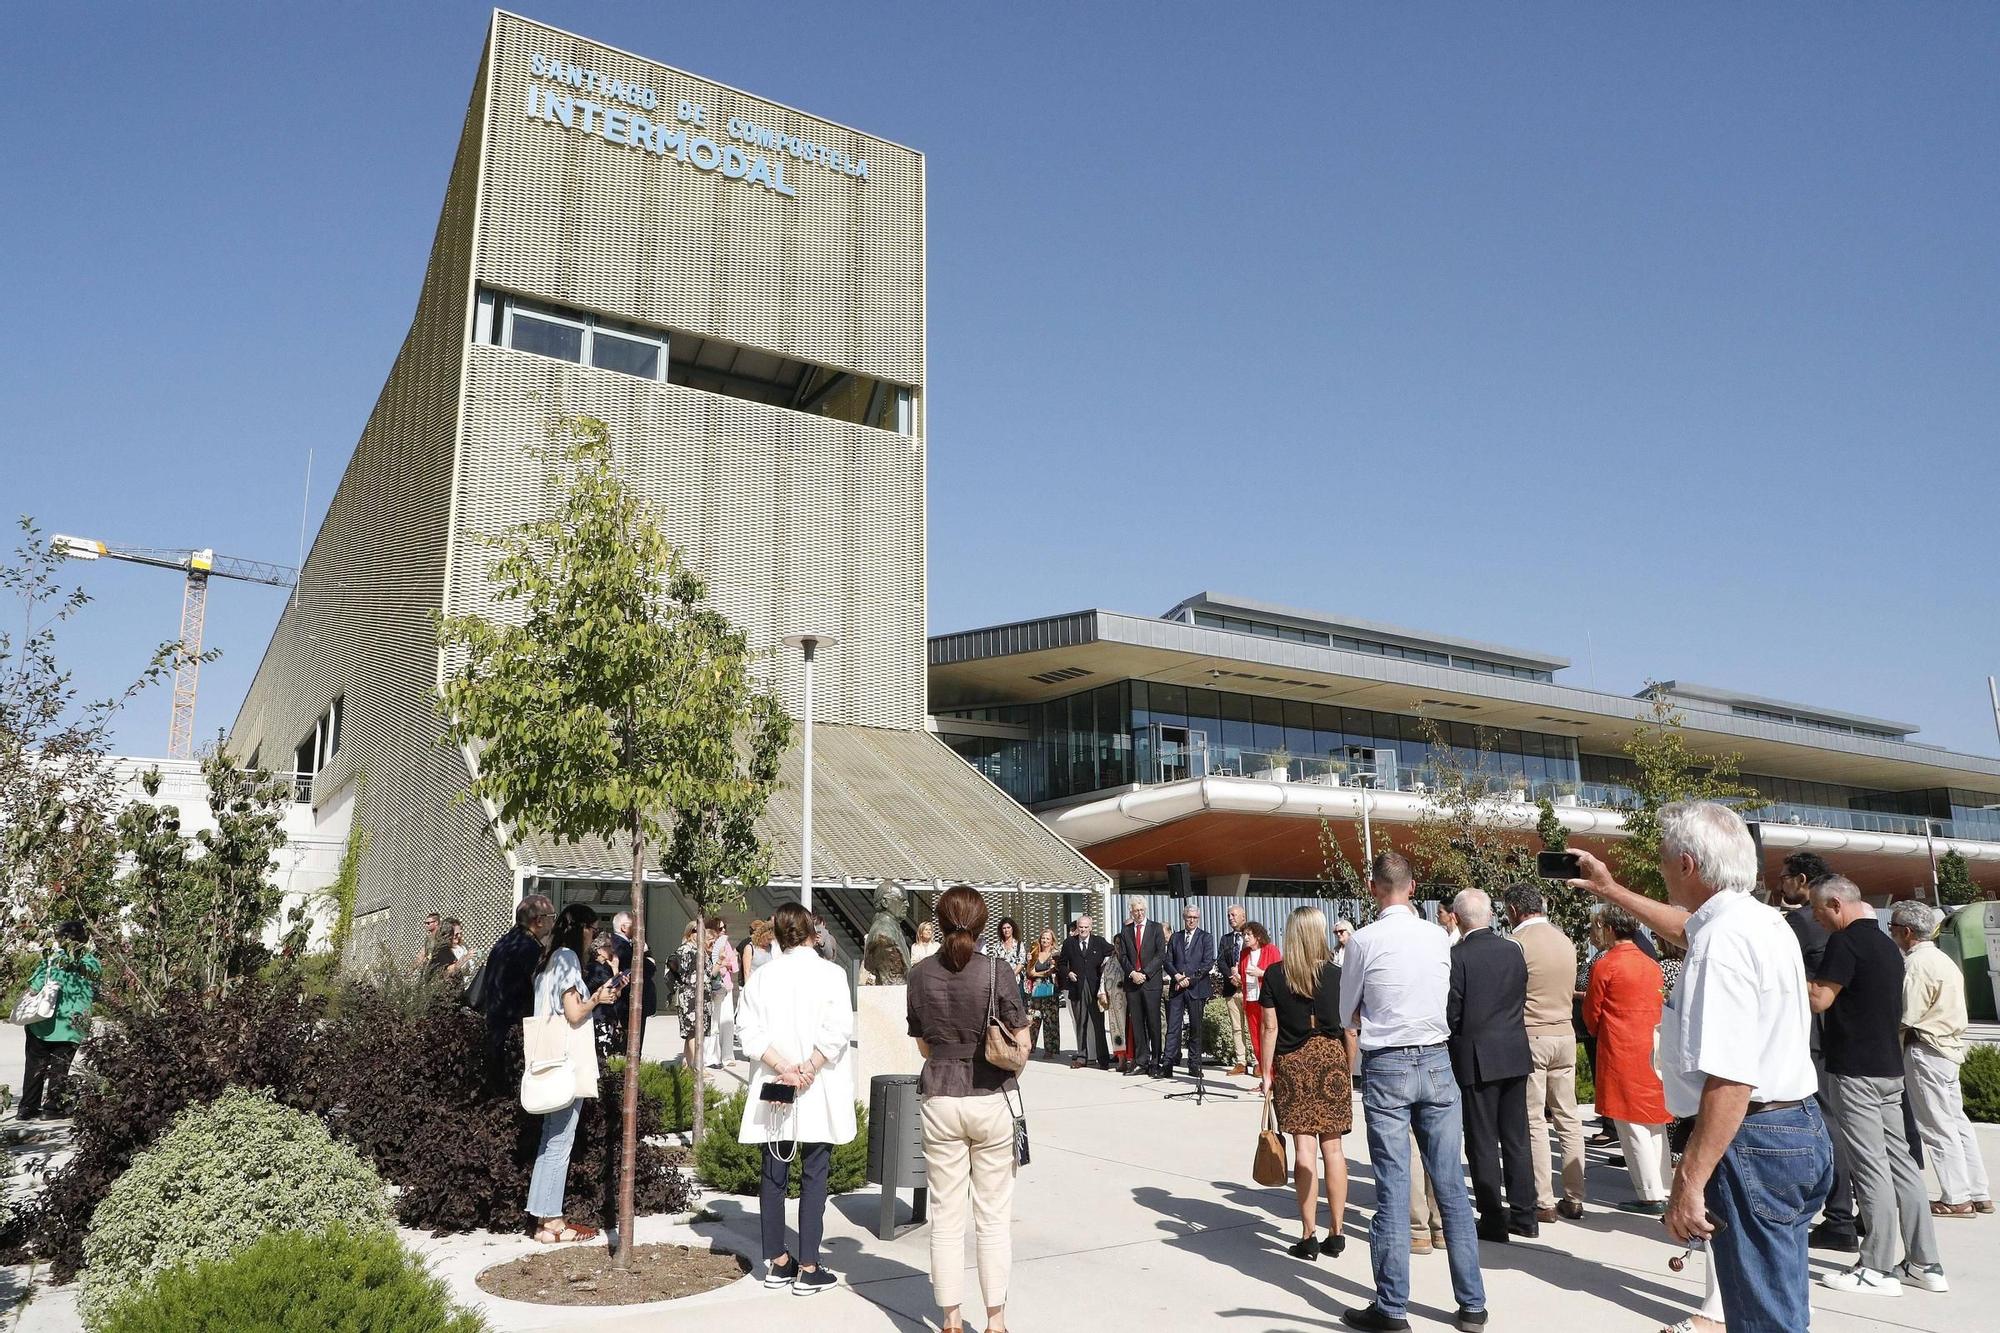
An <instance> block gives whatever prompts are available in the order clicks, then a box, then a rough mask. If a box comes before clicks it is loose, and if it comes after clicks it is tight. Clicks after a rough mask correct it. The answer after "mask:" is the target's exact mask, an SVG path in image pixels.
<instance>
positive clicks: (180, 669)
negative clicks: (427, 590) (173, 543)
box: [51, 533, 299, 759]
mask: <svg viewBox="0 0 2000 1333" xmlns="http://www.w3.org/2000/svg"><path fill="white" fill-rule="evenodd" d="M51 545H53V546H54V548H55V551H56V554H57V555H66V556H68V557H69V558H70V559H72V560H124V561H126V562H128V563H130V564H134V565H151V566H153V567H154V568H155V569H178V570H181V571H182V572H184V573H185V574H186V575H187V586H186V590H185V591H184V592H183V593H182V595H181V641H180V647H179V651H178V652H177V653H176V654H175V657H174V714H173V720H172V721H171V722H170V723H169V724H168V727H167V758H169V759H192V758H194V696H195V687H196V686H197V685H198V684H199V683H200V679H201V633H202V623H203V621H204V620H206V619H207V615H208V581H209V579H211V578H223V579H241V580H242V581H243V582H245V583H268V584H270V585H271V586H272V587H274V588H290V587H294V586H296V585H297V583H298V581H299V571H297V570H296V569H292V568H290V567H288V566H285V565H272V564H266V563H265V562H263V561H261V560H237V559H233V558H231V557H229V556H226V555H225V556H218V555H217V554H216V553H215V552H214V551H210V550H201V551H190V550H182V549H179V548H168V547H158V546H112V545H110V544H109V543H107V542H99V541H92V540H90V539H89V538H88V537H65V536H63V535H62V534H61V533H58V534H56V537H55V539H54V541H53V542H52V543H51Z"/></svg>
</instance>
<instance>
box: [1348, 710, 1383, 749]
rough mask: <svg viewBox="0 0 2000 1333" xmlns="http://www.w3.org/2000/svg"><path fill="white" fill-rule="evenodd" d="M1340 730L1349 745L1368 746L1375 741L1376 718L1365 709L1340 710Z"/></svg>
mask: <svg viewBox="0 0 2000 1333" xmlns="http://www.w3.org/2000/svg"><path fill="white" fill-rule="evenodd" d="M1340 730H1341V732H1342V733H1343V734H1345V735H1346V737H1347V743H1348V744H1349V745H1367V744H1369V743H1370V742H1372V741H1373V740H1374V739H1375V717H1374V714H1372V713H1370V712H1369V711H1368V710H1367V709H1365V708H1343V709H1341V710H1340Z"/></svg>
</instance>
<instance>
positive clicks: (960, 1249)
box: [909, 885, 1028, 1333]
mask: <svg viewBox="0 0 2000 1333" xmlns="http://www.w3.org/2000/svg"><path fill="white" fill-rule="evenodd" d="M937 919H938V924H939V925H940V926H941V927H943V929H944V943H943V946H942V947H941V948H940V949H939V950H938V952H937V953H936V954H935V955H933V956H932V957H930V958H926V959H924V960H923V961H922V962H920V963H918V964H917V965H916V966H915V967H913V968H911V969H910V976H909V1007H910V1035H911V1036H912V1037H915V1038H916V1039H917V1045H918V1047H919V1049H921V1050H922V1051H923V1055H924V1069H923V1075H922V1077H921V1080H920V1082H919V1090H920V1091H921V1093H922V1095H923V1123H924V1170H925V1172H926V1174H927V1176H928V1183H929V1185H930V1199H931V1293H932V1295H933V1296H935V1297H936V1299H937V1303H938V1306H939V1308H940V1309H941V1310H942V1311H943V1315H942V1320H941V1322H942V1323H943V1325H944V1328H945V1333H958V1330H961V1329H963V1328H964V1326H965V1325H964V1322H963V1319H962V1318H961V1316H960V1314H959V1307H960V1305H961V1304H962V1301H963V1297H962V1293H963V1291H964V1289H965V1215H966V1212H967V1209H968V1207H969V1208H970V1211H971V1213H972V1218H973V1227H974V1231H975V1232H976V1233H977V1240H976V1245H975V1251H976V1253H977V1255H978V1260H979V1286H980V1290H981V1291H982V1292H983V1293H984V1295H985V1298H986V1327H987V1329H988V1330H990V1333H1002V1331H1003V1330H1004V1329H1005V1328H1006V1326H1007V1280H1008V1277H1009V1275H1010V1272H1011V1270H1012V1268H1013V1263H1014V1238H1013V1233H1012V1227H1013V1210H1014V1117H1013V1115H1012V1113H1011V1112H1010V1111H1009V1110H1008V1096H1007V1094H1008V1093H1013V1094H1015V1095H1017V1096H1018V1094H1019V1092H1020V1087H1019V1085H1018V1084H1017V1083H1016V1082H1015V1081H1014V1076H1013V1075H1012V1074H1010V1073H1008V1072H1007V1071H1006V1070H1004V1069H1001V1068H1000V1067H999V1066H997V1065H993V1064H990V1063H988V1062H987V1059H986V1054H985V1049H986V1026H987V1018H988V1016H989V1015H997V1016H998V1017H999V1020H1000V1022H1001V1023H1003V1024H1004V1025H1006V1026H1007V1027H1008V1028H1009V1029H1012V1030H1016V1031H1018V1030H1019V1029H1021V1028H1024V1027H1026V1026H1027V1025H1028V1010H1027V1006H1026V1005H1025V1004H1023V1003H1022V1001H1021V988H1020V986H1019V985H1018V984H1017V983H1016V982H1015V979H1014V973H1013V969H1011V968H1009V967H1008V966H1007V965H1006V964H1004V963H1002V962H1000V961H999V960H997V959H994V958H990V957H986V956H984V955H982V954H980V953H978V952H977V946H978V943H979V936H980V933H981V932H982V931H984V930H985V929H986V901H985V900H984V899H983V898H981V897H980V896H979V895H978V894H977V893H975V892H974V891H973V890H971V889H968V888H966V887H964V886H963V885H960V886H959V887H958V888H955V889H949V890H947V891H946V892H945V894H944V895H943V896H942V897H940V898H939V899H938V902H937Z"/></svg>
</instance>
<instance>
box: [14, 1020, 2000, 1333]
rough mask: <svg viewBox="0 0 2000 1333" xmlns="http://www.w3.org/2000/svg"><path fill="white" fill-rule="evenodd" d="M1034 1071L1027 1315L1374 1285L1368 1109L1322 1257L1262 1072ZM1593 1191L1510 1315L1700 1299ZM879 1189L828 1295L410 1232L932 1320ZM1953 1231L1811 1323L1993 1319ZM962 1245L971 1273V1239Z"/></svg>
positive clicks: (1504, 1277)
mask: <svg viewBox="0 0 2000 1333" xmlns="http://www.w3.org/2000/svg"><path fill="white" fill-rule="evenodd" d="M0 1060H4V1054H0ZM1022 1082H1023V1087H1024V1092H1025V1100H1026V1103H1027V1110H1028V1121H1029V1126H1030V1132H1031V1136H1032V1140H1033V1153H1034V1161H1033V1163H1032V1164H1031V1165H1030V1166H1028V1167H1027V1168H1025V1169H1024V1170H1023V1171H1022V1172H1021V1174H1020V1176H1019V1179H1018V1181H1017V1185H1016V1190H1015V1208H1014V1213H1015V1224H1014V1255H1015V1258H1014V1274H1013V1289H1012V1292H1011V1296H1010V1300H1009V1308H1008V1316H1009V1317H1008V1323H1009V1326H1010V1327H1013V1328H1018V1329H1022V1330H1042V1329H1073V1328H1080V1327H1084V1326H1087V1325H1088V1326H1104V1325H1114V1326H1121V1327H1137V1328H1144V1329H1147V1330H1149V1331H1150V1333H1158V1331H1160V1330H1178V1329H1231V1330H1241V1331H1242V1333H1258V1331H1260V1330H1266V1329H1324V1328H1334V1327H1337V1326H1338V1325H1339V1317H1340V1311H1341V1310H1342V1309H1343V1308H1344V1307H1346V1306H1349V1305H1359V1304H1363V1303H1365V1302H1366V1301H1367V1300H1368V1299H1369V1296H1370V1281H1369V1269H1368V1244H1367V1222H1368V1216H1369V1212H1370V1210H1371V1208H1372V1202H1373V1186H1372V1180H1373V1177H1372V1173H1371V1171H1370V1168H1369V1166H1368V1162H1367V1144H1366V1139H1365V1136H1364V1135H1362V1134H1361V1133H1359V1132H1358V1120H1357V1133H1355V1134H1354V1135H1352V1136H1350V1137H1349V1139H1348V1141H1347V1146H1348V1156H1349V1161H1350V1163H1351V1173H1352V1186H1351V1189H1350V1195H1349V1199H1350V1206H1349V1212H1348V1216H1347V1226H1346V1235H1347V1238H1348V1240H1347V1251H1346V1254H1345V1255H1344V1256H1342V1257H1341V1258H1340V1259H1337V1260H1324V1259H1323V1260H1321V1261H1320V1262H1318V1263H1313V1264H1307V1263H1303V1262H1301V1261H1299V1260H1296V1259H1293V1258H1292V1257H1291V1256H1289V1255H1288V1254H1286V1253H1285V1250H1284V1247H1285V1246H1286V1245H1287V1244H1289V1243H1290V1242H1291V1240H1292V1239H1293V1237H1294V1236H1295V1235H1296V1234H1297V1232H1296V1227H1297V1223H1296V1221H1295V1220H1294V1217H1293V1211H1292V1196H1291V1191H1290V1189H1289V1187H1286V1188H1280V1189H1263V1188H1260V1187H1258V1186H1255V1185H1252V1184H1251V1183H1249V1174H1250V1157H1251V1151H1252V1145H1253V1141H1254V1137H1255V1134H1256V1129H1257V1123H1258V1112H1259V1103H1258V1101H1257V1100H1256V1099H1255V1097H1254V1096H1252V1095H1251V1094H1250V1092H1249V1090H1248V1089H1247V1088H1244V1089H1242V1090H1241V1091H1242V1093H1243V1095H1242V1096H1241V1097H1240V1099H1239V1100H1236V1101H1234V1102H1226V1101H1213V1100H1212V1101H1210V1102H1209V1103H1207V1104H1206V1105H1204V1106H1200V1107H1197V1106H1195V1105H1193V1104H1192V1103H1191V1102H1185V1101H1177V1102H1167V1101H1165V1100H1163V1098H1162V1093H1163V1092H1164V1091H1165V1090H1166V1088H1165V1085H1162V1084H1157V1083H1152V1082H1150V1081H1144V1080H1139V1079H1125V1078H1120V1077H1117V1076H1115V1075H1109V1074H1100V1073H1098V1072H1096V1071H1094V1070H1081V1071H1073V1070H1071V1069H1069V1068H1067V1066H1062V1065H1045V1064H1040V1063H1037V1064H1034V1065H1031V1066H1030V1067H1029V1069H1028V1071H1027V1072H1026V1074H1025V1075H1024V1076H1023V1080H1022ZM1184 1082H1185V1081H1184V1080H1183V1084H1184ZM1357 1116H1358V1107H1357ZM1979 1133H1980V1140H1981V1143H1982V1146H1983V1147H1984V1149H1985V1151H1986V1155H1987V1161H1988V1163H1989V1165H1992V1166H2000V1126H1988V1125H1982V1126H1980V1127H1979ZM1589 1189H1590V1201H1591V1207H1590V1212H1589V1213H1588V1214H1587V1215H1586V1216H1585V1217H1584V1218H1583V1220H1582V1221H1580V1222H1561V1223H1557V1224H1555V1225H1553V1226H1549V1227H1544V1228H1543V1231H1542V1236H1541V1238H1540V1239H1539V1240H1536V1241H1525V1242H1523V1241H1517V1242H1515V1243H1514V1244H1511V1245H1504V1246H1496V1245H1486V1246H1484V1247H1483V1253H1482V1266H1483V1268H1484V1271H1485V1278H1486V1285H1487V1294H1488V1307H1489V1309H1491V1311H1492V1312H1493V1321H1492V1324H1491V1327H1492V1328H1493V1329H1495V1330H1504V1329H1510V1328H1512V1329H1530V1328H1533V1329H1536V1330H1590V1333H1625V1331H1627V1330H1631V1331H1632V1333H1650V1330H1653V1329H1658V1328H1660V1327H1662V1326H1664V1325H1667V1324H1670V1323H1672V1322H1673V1321H1674V1320H1677V1319H1680V1318H1682V1317H1684V1316H1685V1315H1686V1314H1688V1313H1689V1312H1690V1311H1692V1310H1693V1308H1694V1306H1695V1304H1696V1302H1697V1301H1698V1300H1699V1298H1700V1295H1701V1277H1702V1269H1701V1265H1702V1263H1704V1262H1705V1260H1703V1259H1700V1258H1697V1259H1696V1260H1694V1261H1693V1262H1692V1263H1691V1264H1690V1265H1689V1267H1688V1270H1687V1271H1686V1272H1685V1273H1683V1274H1680V1275H1675V1274H1673V1273H1671V1272H1669V1271H1668V1269H1667V1259H1668V1257H1669V1256H1670V1255H1671V1254H1673V1253H1675V1252H1676V1251H1677V1248H1678V1247H1675V1246H1672V1245H1671V1244H1670V1243H1669V1242H1668V1241H1667V1240H1666V1238H1665V1235H1664V1233H1663V1232H1662V1231H1661V1230H1660V1228H1659V1224H1658V1223H1657V1222H1655V1221H1652V1220H1650V1219H1642V1218H1634V1217H1628V1216H1626V1215H1624V1214H1622V1213H1619V1212H1617V1211H1616V1210H1615V1208H1614V1207H1613V1205H1614V1204H1615V1203H1616V1202H1617V1201H1618V1200H1620V1199H1624V1198H1629V1197H1630V1194H1629V1191H1628V1187H1627V1183H1626V1179H1625V1173H1624V1171H1623V1170H1621V1169H1616V1168H1613V1167H1610V1166H1608V1165H1606V1164H1605V1162H1604V1159H1603V1157H1602V1155H1601V1154H1593V1157H1592V1164H1591V1169H1590V1181H1589ZM876 1197H877V1196H876V1195H875V1194H874V1192H873V1191H865V1192H861V1193H856V1194H851V1195H847V1196H844V1197H842V1198H838V1199H835V1200H834V1201H833V1202H832V1203H831V1205H830V1206H829V1208H828V1214H827V1240H826V1261H827V1263H828V1264H829V1265H830V1266H831V1267H832V1268H834V1269H835V1270H836V1271H837V1272H839V1273H841V1274H842V1275H843V1277H844V1278H845V1284H844V1285H843V1287H842V1288H840V1289H838V1290H836V1291H833V1292H828V1293H826V1294H823V1295H819V1296H814V1297H811V1298H799V1297H794V1296H791V1295H789V1294H786V1293H767V1292H765V1291H763V1290H762V1289H761V1288H760V1287H758V1286H756V1285H755V1284H754V1283H752V1282H743V1283H738V1284H736V1285H735V1286H732V1287H728V1288H724V1289H722V1290H721V1291H718V1292H714V1293H711V1294H710V1295H708V1296H706V1297H702V1298H699V1299H698V1301H697V1302H674V1303H670V1304H667V1305H663V1306H654V1307H642V1308H638V1309H628V1310H588V1309H570V1310H564V1309H558V1308H546V1307H534V1306H523V1305H518V1304H514V1303H501V1302H495V1301H493V1300H491V1298H489V1297H486V1296H485V1295H484V1293H481V1292H479V1291H478V1289H477V1287H476V1286H474V1285H473V1282H472V1278H473V1277H474V1276H475V1275H476V1274H477V1272H478V1271H479V1270H480V1269H481V1268H484V1267H486V1266H487V1265H488V1264H490V1263H495V1262H500V1261H502V1260H504V1259H506V1258H511V1257H513V1256H514V1255H516V1254H518V1253H522V1252H524V1251H525V1250H527V1249H528V1248H531V1245H530V1242H528V1241H526V1240H525V1239H524V1238H519V1237H496V1236H477V1237H457V1238H450V1239H446V1240H436V1239H432V1238H430V1237H428V1236H420V1235H414V1234H413V1235H411V1236H410V1237H409V1239H410V1240H411V1241H412V1243H413V1244H415V1245H417V1246H418V1248H419V1249H421V1250H422V1251H424V1252H425V1253H426V1254H428V1255H429V1256H430V1257H431V1259H432V1262H433V1264H434V1266H435V1267H436V1268H437V1269H438V1271H440V1272H441V1273H443V1274H444V1275H445V1276H446V1277H447V1278H448V1279H449V1280H450V1281H451V1282H452V1284H453V1286H454V1288H455V1289H456V1290H457V1291H458V1293H459V1297H460V1299H461V1300H464V1301H466V1302H467V1303H468V1304H478V1305H481V1306H482V1307H483V1308H485V1309H486V1311H487V1314H488V1317H489V1319H490V1320H491V1321H492V1323H493V1326H494V1328H495V1329H496V1330H499V1331H500V1333H557V1331H558V1330H567V1329H575V1330H585V1329H588V1330H590V1333H626V1331H628V1330H629V1331H631V1333H638V1330H649V1331H654V1330H658V1329H660V1328H662V1327H664V1326H667V1322H668V1320H670V1319H672V1318H674V1317H675V1316H676V1315H686V1314H693V1313H695V1312H696V1311H699V1313H700V1317H701V1318H702V1319H703V1320H714V1321H716V1322H718V1323H720V1322H723V1321H729V1322H736V1321H741V1320H752V1321H755V1323H756V1326H757V1327H759V1328H763V1329H771V1330H787V1329H797V1330H811V1333H846V1331H847V1330H882V1329H899V1330H914V1329H920V1328H925V1327H935V1310H934V1308H933V1307H932V1305H931V1297H930V1282H929V1277H928V1272H929V1262H930V1261H929V1245H930V1233H929V1231H928V1229H927V1228H923V1227H909V1226H905V1227H903V1228H902V1229H901V1231H900V1234H899V1235H898V1236H897V1238H896V1239H895V1240H893V1241H888V1242H885V1241H880V1240H877V1239H876V1238H875V1236H874V1234H873V1231H872V1225H873V1222H874V1218H875V1214H876ZM705 1202H706V1203H707V1206H708V1208H709V1210H710V1211H711V1212H712V1214H713V1216H714V1218H715V1220H712V1221H702V1222H697V1223H695V1224H694V1226H693V1228H692V1233H693V1234H697V1235H700V1236H703V1237H707V1238H708V1239H710V1240H711V1241H712V1242H714V1243H717V1244H719V1245H721V1246H723V1247H724V1248H728V1249H732V1250H736V1251H738V1252H739V1253H744V1254H749V1255H753V1256H754V1255H755V1253H756V1248H757V1240H756V1236H757V1215H756V1203H755V1200H753V1199H741V1198H737V1197H734V1196H713V1195H711V1196H709V1197H708V1198H707V1199H706V1201H705ZM905 1215H906V1216H907V1211H905ZM1322 1226H1324V1222H1322ZM1937 1230H1938V1237H1939V1242H1940V1244H1941V1246H1942V1247H1943V1250H1944V1255H1945V1263H1946V1268H1947V1271H1948V1273H1949V1274H1950V1277H1951V1281H1952V1284H1953V1290H1952V1292H1951V1293H1950V1294H1948V1295H1941V1296H1940V1295H1930V1294H1928V1293H1924V1292H1921V1291H1917V1290H1914V1289H1910V1290H1908V1291H1907V1292H1906V1294H1905V1295H1904V1296H1903V1297H1902V1298H1901V1299H1900V1300H1893V1301H1892V1300H1884V1299H1881V1298H1868V1297H1861V1296H1842V1295H1837V1294H1835V1293H1832V1292H1827V1291H1824V1290H1823V1289H1820V1288H1818V1287H1817V1286H1816V1287H1815V1289H1814V1308H1815V1316H1814V1327H1815V1328H1816V1329H1821V1330H1831V1331H1832V1333H1848V1331H1850V1330H1862V1329H1907V1330H1936V1331H1938V1333H1943V1331H1944V1330H1948V1329H1949V1330H1954V1331H1955V1330H1959V1329H1965V1328H1976V1327H1983V1326H1985V1324H1986V1323H1988V1322H1990V1318H1991V1312H1992V1310H1993V1309H1994V1308H1995V1307H1996V1305H2000V1271H1996V1266H1995V1265H1994V1264H1993V1257H1994V1256H1995V1255H1996V1254H2000V1217H1994V1216H1988V1217H1981V1218H1977V1219H1973V1220H1971V1221H1940V1222H1939V1223H1938V1226H1937ZM689 1236H690V1231H689V1229H687V1228H686V1227H684V1226H683V1225H682V1224H680V1223H677V1222H675V1221H674V1220H672V1219H665V1218H660V1219H651V1220H649V1221H647V1222H646V1223H645V1224H643V1225H642V1227H641V1230H640V1236H639V1239H640V1240H642V1241H648V1240H653V1239H661V1240H666V1239H687V1238H689ZM968 1241H969V1238H968ZM1833 1258H1834V1256H1825V1255H1819V1254H1815V1256H1814V1269H1815V1272H1819V1271H1824V1270H1826V1269H1828V1268H1831V1267H1833V1266H1834V1264H1833V1262H1832V1260H1833ZM966 1264H967V1268H968V1270H970V1268H971V1254H970V1246H969V1244H968V1250H967V1256H966ZM1411 1272H1412V1295H1413V1301H1412V1317H1413V1322H1415V1324H1416V1326H1417V1327H1419V1328H1424V1327H1432V1328H1436V1327H1441V1326H1448V1325H1441V1324H1440V1323H1439V1322H1438V1321H1440V1320H1442V1319H1448V1318H1449V1315H1450V1313H1451V1310H1452V1308H1453V1304H1452V1299H1451V1291H1450V1284H1449V1280H1448V1275H1447V1272H1446V1264H1445V1258H1444V1256H1443V1255H1441V1254H1440V1255H1433V1256H1429V1257H1418V1258H1413V1259H1412V1260H1411ZM967 1289H968V1293H969V1295H968V1299H969V1300H976V1299H977V1291H978V1286H977V1281H976V1278H975V1277H974V1276H973V1275H971V1273H970V1271H968V1278H967ZM978 1313H979V1312H978V1311H977V1310H975V1311H973V1315H972V1318H971V1319H970V1320H969V1321H968V1324H969V1326H970V1327H972V1328H979V1327H980V1326H981V1321H980V1319H979V1317H978ZM25 1314H26V1317H25V1318H24V1319H23V1320H22V1322H21V1324H20V1326H19V1333H70V1331H71V1330H74V1329H75V1328H76V1327H77V1324H76V1323H75V1319H74V1313H73V1304H72V1302H71V1301H70V1300H69V1299H68V1294H67V1293H61V1292H44V1293H42V1294H41V1295H39V1296H38V1297H37V1299H36V1301H35V1302H34V1304H33V1305H31V1306H30V1307H28V1309H27V1311H26V1312H25ZM926 1321H929V1322H928V1323H927V1322H926Z"/></svg>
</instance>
